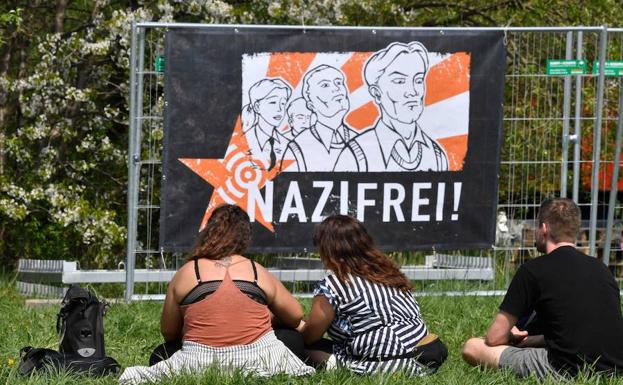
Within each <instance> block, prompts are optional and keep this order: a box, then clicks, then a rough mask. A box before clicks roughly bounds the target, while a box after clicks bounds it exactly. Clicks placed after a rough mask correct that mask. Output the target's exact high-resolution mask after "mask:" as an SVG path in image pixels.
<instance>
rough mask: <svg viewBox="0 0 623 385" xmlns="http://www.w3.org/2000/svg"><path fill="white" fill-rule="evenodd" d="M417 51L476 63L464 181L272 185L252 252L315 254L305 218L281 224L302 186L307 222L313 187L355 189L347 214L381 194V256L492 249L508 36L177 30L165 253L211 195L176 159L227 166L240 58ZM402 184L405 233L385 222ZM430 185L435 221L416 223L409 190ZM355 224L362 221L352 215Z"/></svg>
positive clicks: (375, 220) (169, 73)
mask: <svg viewBox="0 0 623 385" xmlns="http://www.w3.org/2000/svg"><path fill="white" fill-rule="evenodd" d="M395 41H399V42H410V41H419V42H421V43H422V44H424V46H425V47H426V48H427V49H428V51H429V52H440V53H454V52H468V53H470V55H471V62H470V65H471V69H470V111H469V118H470V121H469V136H468V151H467V155H466V158H465V163H464V166H463V170H462V171H448V172H383V173H375V172H369V173H323V172H309V173H293V172H288V173H283V174H280V175H278V176H277V177H276V178H275V179H274V208H273V225H274V229H275V233H271V232H270V231H268V230H267V229H266V228H264V227H263V226H262V225H260V224H259V223H255V224H254V228H253V241H252V248H251V251H255V252H275V251H304V250H310V249H312V237H311V235H312V232H313V227H314V226H315V223H311V222H310V221H309V219H308V222H307V223H299V221H298V219H294V221H292V220H290V221H289V222H288V223H278V222H277V221H278V219H279V215H280V213H281V203H282V202H283V200H284V198H285V195H286V192H287V188H288V185H289V183H290V181H293V180H296V181H298V182H299V187H300V189H301V195H302V196H303V202H304V205H305V212H306V213H307V215H308V217H311V213H312V211H313V210H314V208H315V205H316V201H317V198H318V197H319V196H320V193H321V192H322V189H319V188H312V182H313V181H334V193H336V194H339V182H340V181H342V180H347V181H349V184H350V189H349V190H350V191H349V200H350V201H351V206H350V207H349V209H350V210H355V209H356V193H357V189H356V183H378V189H377V190H376V191H374V190H368V191H367V193H366V198H367V199H373V198H374V199H376V201H377V203H376V206H375V207H372V208H370V207H367V208H366V212H365V225H366V228H367V229H368V230H369V232H370V233H371V234H372V236H373V237H374V239H375V241H376V242H377V244H378V245H379V246H380V247H381V248H382V249H384V250H390V251H393V250H395V251H406V250H417V249H430V248H431V247H435V248H436V249H458V248H485V247H490V246H491V245H492V244H493V242H494V239H495V216H496V213H495V211H496V207H497V184H498V171H499V157H500V145H501V140H502V102H503V90H504V73H505V48H504V44H503V34H502V32H499V31H463V30H445V31H441V30H409V29H392V30H390V29H376V30H375V29H307V30H303V29H295V28H283V29H281V28H279V29H267V28H257V27H255V28H254V27H236V28H234V27H210V28H193V29H187V28H184V29H182V28H171V29H170V30H169V31H168V33H167V36H166V53H165V58H166V67H165V68H166V69H165V71H166V73H165V75H166V77H165V82H166V83H165V96H166V101H167V107H166V108H165V138H164V164H163V173H164V176H165V177H164V178H163V181H162V190H161V191H162V193H161V216H160V246H161V247H162V248H163V249H164V250H165V251H174V252H183V251H188V249H189V248H190V247H191V246H192V244H193V242H194V239H195V237H196V235H197V232H198V229H199V225H200V223H201V220H202V218H203V215H204V213H205V210H206V207H207V205H208V202H209V201H210V197H211V195H212V191H213V188H212V186H211V185H210V184H209V183H207V182H206V181H204V180H203V179H202V178H201V177H199V176H198V175H197V174H195V173H194V172H193V171H192V170H190V169H189V168H187V167H186V166H185V165H183V164H182V163H181V162H180V161H179V160H178V159H179V158H206V159H222V158H223V157H224V155H225V152H226V150H227V146H228V144H229V141H230V139H231V135H232V132H233V128H234V125H235V122H236V118H237V116H238V115H239V114H240V111H241V105H242V92H241V85H242V55H243V54H252V53H259V52H368V51H377V50H379V49H382V48H385V47H386V46H387V45H388V44H390V43H392V42H395ZM384 182H386V183H401V184H403V185H404V187H405V190H406V197H405V200H404V203H403V205H402V206H403V211H404V213H405V222H401V223H399V222H396V221H395V220H394V219H395V216H394V215H393V211H392V215H391V218H392V221H391V222H390V223H383V222H382V221H381V212H382V199H381V198H382V196H383V185H382V184H383V183H384ZM416 182H422V183H426V182H429V183H432V184H433V189H431V190H425V191H423V192H422V193H421V197H422V198H429V199H430V201H431V205H430V206H427V207H426V208H424V207H423V208H422V210H421V213H422V214H430V215H431V221H430V222H411V221H410V217H411V214H410V213H411V210H410V207H411V190H412V188H411V185H412V184H413V183H416ZM437 182H446V193H445V205H444V207H445V210H444V220H443V221H441V222H436V221H435V204H434V203H435V201H436V188H435V187H436V186H435V185H436V183H437ZM454 182H462V183H463V186H462V193H461V200H460V205H459V210H458V214H459V220H457V221H451V220H450V215H451V214H452V213H453V191H454V189H453V183H454ZM338 210H339V200H337V201H329V202H328V203H327V205H326V207H325V210H324V211H323V215H329V214H331V213H337V212H338ZM353 214H354V213H353Z"/></svg>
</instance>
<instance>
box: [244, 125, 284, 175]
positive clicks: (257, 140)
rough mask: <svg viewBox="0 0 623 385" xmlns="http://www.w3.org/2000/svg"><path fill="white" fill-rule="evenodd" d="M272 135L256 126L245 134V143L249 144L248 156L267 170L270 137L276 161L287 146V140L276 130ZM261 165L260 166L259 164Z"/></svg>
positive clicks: (274, 129)
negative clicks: (272, 139)
mask: <svg viewBox="0 0 623 385" xmlns="http://www.w3.org/2000/svg"><path fill="white" fill-rule="evenodd" d="M271 134H272V135H268V134H267V133H266V132H264V131H263V130H262V129H261V128H260V126H259V125H258V124H256V125H254V126H253V127H251V128H250V129H249V130H248V131H247V132H246V133H245V136H246V138H247V142H248V144H249V154H250V155H251V157H252V158H253V159H255V160H256V161H258V162H257V163H258V166H259V167H262V168H265V169H268V166H269V165H270V152H271V144H270V138H271V136H272V137H273V138H274V142H273V144H272V147H273V151H274V152H275V158H276V160H280V159H281V158H282V157H283V152H284V151H285V148H286V146H287V144H288V138H287V137H286V136H284V135H283V134H282V133H280V132H279V130H277V129H276V128H273V130H272V132H271ZM260 162H261V163H263V164H262V165H260V164H259V163H260Z"/></svg>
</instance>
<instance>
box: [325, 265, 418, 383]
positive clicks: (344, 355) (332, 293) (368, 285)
mask: <svg viewBox="0 0 623 385" xmlns="http://www.w3.org/2000/svg"><path fill="white" fill-rule="evenodd" d="M314 295H324V296H325V297H326V298H327V300H328V301H329V303H330V304H331V306H332V307H333V309H334V311H335V318H334V320H333V322H332V323H331V326H330V327H329V330H328V334H329V336H330V337H331V339H332V340H333V342H334V345H333V353H334V354H335V356H336V359H337V360H338V362H339V363H340V364H341V365H343V366H345V367H347V368H349V369H350V370H352V371H353V372H355V373H360V374H366V373H376V372H392V371H395V370H398V369H402V370H405V371H406V372H408V373H409V374H414V375H423V374H426V371H427V370H426V367H425V366H424V365H422V364H420V363H419V362H417V360H416V359H415V358H401V356H405V355H408V354H409V353H411V352H413V351H414V350H415V348H416V345H417V343H418V341H420V340H421V339H422V338H424V337H425V336H426V334H427V330H426V325H425V324H424V321H423V320H422V318H421V317H420V308H419V306H418V304H417V302H416V301H415V298H414V297H413V295H412V294H411V293H410V292H405V291H401V290H399V289H396V288H392V287H387V286H383V285H380V284H376V283H373V282H370V281H368V280H366V279H364V278H360V277H353V276H350V278H349V282H348V283H344V282H341V281H340V280H339V279H338V278H337V276H335V275H333V274H331V275H328V276H327V277H325V278H324V279H323V280H321V281H320V282H318V283H317V284H316V287H315V289H314Z"/></svg>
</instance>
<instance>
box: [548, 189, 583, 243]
mask: <svg viewBox="0 0 623 385" xmlns="http://www.w3.org/2000/svg"><path fill="white" fill-rule="evenodd" d="M580 218H581V213H580V208H579V207H578V206H577V205H576V204H575V203H574V202H573V201H572V200H571V199H568V198H552V199H547V200H545V201H544V202H543V203H542V204H541V208H540V209H539V215H538V221H539V226H541V225H542V224H543V223H546V224H547V226H548V228H549V238H550V239H551V240H552V241H554V242H556V243H558V242H573V243H575V241H576V239H577V237H578V233H579V232H580Z"/></svg>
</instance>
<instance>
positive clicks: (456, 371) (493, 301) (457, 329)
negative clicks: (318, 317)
mask: <svg viewBox="0 0 623 385" xmlns="http://www.w3.org/2000/svg"><path fill="white" fill-rule="evenodd" d="M13 287H14V282H12V281H11V280H10V279H7V277H6V276H4V277H0V384H33V385H34V384H41V385H43V384H46V385H47V384H51V385H64V384H102V385H103V384H116V383H117V377H107V378H100V379H88V378H78V377H75V376H70V375H66V374H61V373H57V374H50V375H34V376H32V377H29V378H22V377H20V376H19V375H18V374H17V365H18V363H19V357H18V352H19V349H20V348H21V347H23V346H27V345H31V346H35V347H47V348H52V349H56V348H58V337H57V335H56V333H55V330H54V328H55V322H56V313H57V312H58V306H45V307H38V308H29V307H26V306H25V305H24V298H23V297H21V296H20V295H18V294H17V293H16V292H15V290H14V289H13ZM303 302H304V305H305V306H304V307H305V308H308V304H309V301H308V300H304V301H303ZM419 302H420V305H421V308H422V313H423V315H424V318H425V320H426V322H427V324H428V327H429V329H430V330H431V331H432V332H434V333H436V334H438V335H440V336H441V338H442V340H443V341H444V342H445V343H446V344H447V345H448V349H449V352H450V357H449V359H448V361H447V362H446V363H445V364H444V366H442V368H441V369H440V370H439V371H438V372H437V373H436V374H435V375H432V376H429V377H424V378H410V377H407V376H404V375H402V374H401V373H396V374H392V375H377V376H364V377H361V376H354V375H351V374H350V373H348V372H346V371H344V370H338V371H331V372H318V373H317V374H315V375H313V376H308V377H302V378H294V377H288V376H285V375H281V376H276V377H272V378H257V377H253V376H246V375H243V374H241V373H239V372H238V373H233V374H229V375H226V374H223V373H222V372H221V371H219V370H217V369H214V368H213V369H209V370H207V371H206V372H204V373H202V374H199V375H194V376H191V375H182V376H178V377H176V378H171V379H168V380H166V381H163V382H162V383H163V384H170V385H191V384H193V385H194V384H224V385H228V384H232V385H233V384H266V385H277V384H279V385H282V384H283V385H285V384H326V385H337V384H340V385H341V384H347V385H348V384H353V385H354V384H357V385H359V384H362V385H367V384H370V385H372V384H387V385H406V384H418V383H422V384H456V385H461V384H537V383H538V381H536V380H535V379H528V380H519V379H517V378H515V377H514V376H512V375H511V374H510V373H506V372H491V371H488V372H487V371H482V370H479V369H475V368H471V367H469V366H468V365H466V364H465V363H464V362H463V361H462V359H461V355H460V349H461V346H462V344H463V341H464V340H465V339H466V338H467V337H469V336H475V335H482V334H483V333H484V332H485V330H486V328H487V326H488V323H489V320H490V319H491V317H492V316H493V314H494V313H495V312H496V309H497V306H498V304H499V302H500V298H499V297H423V298H420V299H419ZM161 306H162V304H161V303H159V302H140V303H132V304H123V303H117V304H113V305H112V306H111V307H110V309H109V310H108V314H107V315H106V318H105V330H106V352H107V354H108V355H109V356H112V357H114V358H115V359H116V360H117V361H119V363H120V364H121V365H122V366H123V367H126V366H131V365H144V364H146V362H147V360H148V357H149V354H150V353H151V350H152V349H153V348H154V347H155V346H156V345H157V344H159V343H160V342H161V340H160V335H159V331H158V330H159V317H160V310H161ZM543 383H544V384H554V383H556V382H555V381H553V380H546V381H545V382H543ZM574 383H580V384H592V385H598V384H599V385H602V384H603V385H609V384H623V378H621V379H616V378H607V377H604V376H596V377H595V376H590V375H589V374H588V373H584V374H582V375H580V376H579V377H578V378H577V379H576V380H575V382H574Z"/></svg>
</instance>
